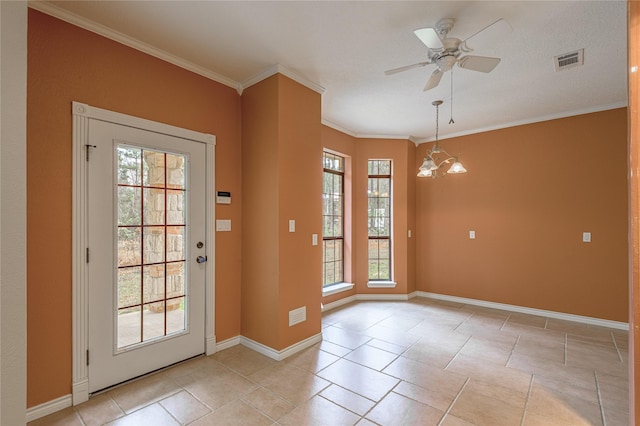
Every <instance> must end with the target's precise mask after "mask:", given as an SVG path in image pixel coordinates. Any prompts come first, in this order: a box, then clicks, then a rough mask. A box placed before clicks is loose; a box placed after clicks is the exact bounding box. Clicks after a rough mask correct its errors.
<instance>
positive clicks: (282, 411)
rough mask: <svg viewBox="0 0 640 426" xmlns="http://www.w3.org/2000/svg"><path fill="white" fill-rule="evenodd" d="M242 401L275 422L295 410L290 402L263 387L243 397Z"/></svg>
mask: <svg viewBox="0 0 640 426" xmlns="http://www.w3.org/2000/svg"><path fill="white" fill-rule="evenodd" d="M240 399H241V400H242V401H244V402H246V403H247V404H249V405H251V406H252V407H254V408H256V409H258V410H259V411H261V412H263V413H264V414H266V415H267V416H269V417H271V418H272V419H274V420H278V419H280V418H281V417H282V416H284V415H286V414H288V413H289V412H291V410H293V409H294V408H295V405H293V404H292V403H290V402H289V401H287V400H285V399H283V398H281V397H279V396H278V395H276V394H275V393H273V392H271V391H270V390H268V389H266V388H263V387H261V388H258V389H256V390H254V391H253V392H251V393H248V394H246V395H243V396H242V397H240Z"/></svg>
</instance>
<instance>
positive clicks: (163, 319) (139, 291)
mask: <svg viewBox="0 0 640 426" xmlns="http://www.w3.org/2000/svg"><path fill="white" fill-rule="evenodd" d="M116 156H117V161H116V165H117V168H118V169H117V170H116V173H115V176H117V197H116V198H117V203H118V206H117V212H118V230H117V233H116V237H117V247H118V252H117V255H118V259H117V262H116V264H117V266H118V269H117V274H116V277H117V278H116V283H115V286H116V291H115V292H116V295H117V306H116V307H115V309H116V310H115V312H116V315H117V321H116V322H117V334H118V336H117V349H118V350H120V349H124V348H127V349H129V347H130V346H132V345H136V344H141V343H145V342H147V341H149V340H157V339H159V338H163V337H165V336H167V335H169V334H172V333H177V332H183V331H185V330H186V324H187V321H186V317H185V315H186V310H185V301H186V300H187V289H188V285H187V267H186V259H187V252H186V251H187V249H186V247H187V241H186V239H187V233H186V232H187V226H188V225H189V224H188V223H187V215H186V206H187V194H188V192H187V191H188V187H187V180H186V175H187V169H186V167H187V164H188V161H187V158H186V156H184V155H181V154H175V153H168V152H161V151H157V150H147V149H144V148H140V147H133V146H129V145H119V146H118V147H117V149H116Z"/></svg>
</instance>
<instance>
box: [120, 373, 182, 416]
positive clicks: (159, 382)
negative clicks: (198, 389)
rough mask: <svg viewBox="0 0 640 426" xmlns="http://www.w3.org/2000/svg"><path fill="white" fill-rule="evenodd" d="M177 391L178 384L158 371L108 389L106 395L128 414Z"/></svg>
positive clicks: (178, 389)
mask: <svg viewBox="0 0 640 426" xmlns="http://www.w3.org/2000/svg"><path fill="white" fill-rule="evenodd" d="M179 391H180V386H178V385H177V384H176V383H175V382H174V381H173V380H171V379H170V378H168V377H167V376H166V375H164V374H161V373H159V374H153V375H151V376H149V377H145V378H142V379H140V380H136V381H134V382H132V383H128V384H126V385H122V386H120V387H117V388H115V389H113V390H110V391H109V392H108V395H109V396H111V398H112V399H113V400H114V401H115V402H116V403H117V404H118V406H119V407H120V408H121V409H122V410H123V411H124V412H125V413H127V414H129V413H131V412H133V411H136V410H138V409H140V408H142V407H144V406H147V405H150V404H153V403H154V402H158V401H160V400H161V399H163V398H166V397H167V396H169V395H173V394H174V393H177V392H179Z"/></svg>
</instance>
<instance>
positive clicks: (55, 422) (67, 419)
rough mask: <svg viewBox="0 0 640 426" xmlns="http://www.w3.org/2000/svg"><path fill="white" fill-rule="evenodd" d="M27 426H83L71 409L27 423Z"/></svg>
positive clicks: (74, 411)
mask: <svg viewBox="0 0 640 426" xmlns="http://www.w3.org/2000/svg"><path fill="white" fill-rule="evenodd" d="M28 425H29V426H84V424H83V423H82V420H80V416H78V413H77V412H76V410H74V409H73V407H69V408H65V409H64V410H60V411H57V412H55V413H53V414H49V415H48V416H45V417H41V418H39V419H37V420H33V421H31V422H29V423H28Z"/></svg>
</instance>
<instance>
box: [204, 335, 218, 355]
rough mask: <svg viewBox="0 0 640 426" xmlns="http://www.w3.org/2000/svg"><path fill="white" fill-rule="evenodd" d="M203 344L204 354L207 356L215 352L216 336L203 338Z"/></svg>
mask: <svg viewBox="0 0 640 426" xmlns="http://www.w3.org/2000/svg"><path fill="white" fill-rule="evenodd" d="M205 346H206V347H205V354H206V355H207V356H209V355H213V354H215V353H216V351H217V350H218V348H217V345H216V336H213V337H207V339H206V340H205Z"/></svg>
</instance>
